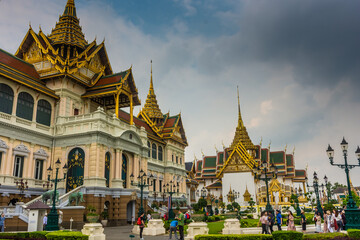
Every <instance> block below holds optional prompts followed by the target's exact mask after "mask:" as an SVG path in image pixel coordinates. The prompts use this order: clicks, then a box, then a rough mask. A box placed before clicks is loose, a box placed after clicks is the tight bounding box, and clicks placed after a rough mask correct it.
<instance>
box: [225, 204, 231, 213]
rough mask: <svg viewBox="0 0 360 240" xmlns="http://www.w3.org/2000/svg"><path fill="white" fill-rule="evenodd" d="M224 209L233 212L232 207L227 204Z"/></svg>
mask: <svg viewBox="0 0 360 240" xmlns="http://www.w3.org/2000/svg"><path fill="white" fill-rule="evenodd" d="M226 209H227V210H228V211H230V212H231V211H232V210H233V206H232V205H231V204H228V205H227V206H226Z"/></svg>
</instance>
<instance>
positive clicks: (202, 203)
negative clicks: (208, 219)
mask: <svg viewBox="0 0 360 240" xmlns="http://www.w3.org/2000/svg"><path fill="white" fill-rule="evenodd" d="M198 205H199V208H200V209H201V208H206V206H207V201H206V200H205V199H203V198H200V199H199V201H198Z"/></svg>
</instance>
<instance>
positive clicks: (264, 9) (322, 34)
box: [239, 0, 360, 87]
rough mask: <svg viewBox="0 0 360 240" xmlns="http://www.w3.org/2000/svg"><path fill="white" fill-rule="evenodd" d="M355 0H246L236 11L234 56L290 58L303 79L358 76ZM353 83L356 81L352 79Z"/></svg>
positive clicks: (359, 5) (324, 81) (316, 81)
mask: <svg viewBox="0 0 360 240" xmlns="http://www.w3.org/2000/svg"><path fill="white" fill-rule="evenodd" d="M359 9H360V1H339V0H337V1H335V0H317V1H310V0H305V1H304V0H302V1H288V0H286V1H285V0H272V1H248V2H246V3H245V4H244V6H243V8H242V14H241V15H240V16H241V17H240V35H241V38H240V39H239V40H240V41H239V44H240V45H242V47H241V48H239V49H241V50H242V51H245V52H242V53H240V52H239V54H241V55H240V56H246V57H247V58H248V59H253V60H255V61H264V62H273V63H274V64H276V63H279V64H290V65H292V67H293V69H294V74H295V76H294V77H295V79H296V80H297V81H298V82H299V83H301V84H304V85H307V84H310V85H315V86H324V85H326V86H329V87H331V85H333V84H335V83H337V82H339V81H342V80H344V79H349V80H350V81H352V82H353V83H357V82H358V76H360V67H359V66H360V46H359V43H360V27H359V23H360V14H359ZM357 84H358V83H357Z"/></svg>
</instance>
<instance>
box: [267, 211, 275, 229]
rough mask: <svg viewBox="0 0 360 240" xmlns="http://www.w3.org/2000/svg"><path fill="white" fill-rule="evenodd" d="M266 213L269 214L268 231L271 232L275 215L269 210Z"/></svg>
mask: <svg viewBox="0 0 360 240" xmlns="http://www.w3.org/2000/svg"><path fill="white" fill-rule="evenodd" d="M268 214H269V233H270V234H272V232H273V231H274V230H273V226H274V223H275V217H274V215H273V214H272V212H271V211H269V212H268Z"/></svg>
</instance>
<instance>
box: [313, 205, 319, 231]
mask: <svg viewBox="0 0 360 240" xmlns="http://www.w3.org/2000/svg"><path fill="white" fill-rule="evenodd" d="M318 214H319V210H318V208H317V207H315V213H314V222H315V227H316V216H317V215H318Z"/></svg>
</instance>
